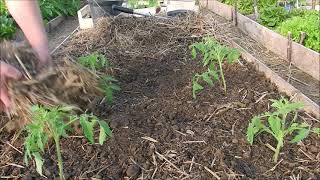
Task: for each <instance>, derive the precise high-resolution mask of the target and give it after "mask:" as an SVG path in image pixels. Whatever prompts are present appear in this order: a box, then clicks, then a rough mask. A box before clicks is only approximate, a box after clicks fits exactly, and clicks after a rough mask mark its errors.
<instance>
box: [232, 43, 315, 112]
mask: <svg viewBox="0 0 320 180" xmlns="http://www.w3.org/2000/svg"><path fill="white" fill-rule="evenodd" d="M232 45H233V46H234V47H235V48H237V49H239V50H240V51H241V56H242V58H243V59H244V60H246V61H247V62H250V63H253V64H254V65H255V67H256V70H258V71H260V72H263V73H264V74H265V76H266V77H267V78H269V79H270V81H271V82H272V83H274V84H275V85H276V86H277V88H278V90H279V91H280V92H283V93H285V94H287V95H288V96H290V97H291V98H292V101H293V102H302V103H303V104H304V110H305V111H306V112H307V113H310V114H312V115H314V116H315V117H316V118H320V107H319V105H318V104H316V103H315V102H313V101H312V100H311V99H309V98H308V97H307V96H306V95H304V94H303V93H301V92H300V91H299V90H298V89H296V88H295V87H293V86H292V85H291V84H289V83H288V82H287V81H285V80H284V79H283V78H281V77H280V76H279V75H278V74H277V73H275V72H274V71H272V70H271V69H270V68H269V67H268V66H266V65H265V64H263V63H262V62H261V61H259V60H258V59H257V58H255V57H254V56H252V55H251V54H250V53H249V52H247V51H246V50H245V49H243V48H242V47H241V46H240V45H238V44H237V43H235V42H232Z"/></svg>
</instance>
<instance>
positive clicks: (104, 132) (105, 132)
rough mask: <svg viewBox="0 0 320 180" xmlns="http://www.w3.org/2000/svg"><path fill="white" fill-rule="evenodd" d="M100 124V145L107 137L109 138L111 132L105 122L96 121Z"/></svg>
mask: <svg viewBox="0 0 320 180" xmlns="http://www.w3.org/2000/svg"><path fill="white" fill-rule="evenodd" d="M98 122H99V124H100V134H99V144H100V145H102V144H103V142H104V141H105V140H106V138H107V136H109V137H110V136H111V135H112V132H111V130H110V128H109V125H108V124H107V123H106V122H105V121H98Z"/></svg>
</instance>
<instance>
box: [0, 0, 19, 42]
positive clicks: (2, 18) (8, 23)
mask: <svg viewBox="0 0 320 180" xmlns="http://www.w3.org/2000/svg"><path fill="white" fill-rule="evenodd" d="M15 32H16V25H15V23H14V20H13V18H12V17H11V16H10V14H9V12H8V10H7V7H6V6H5V3H4V0H0V39H10V38H12V36H13V35H14V33H15Z"/></svg>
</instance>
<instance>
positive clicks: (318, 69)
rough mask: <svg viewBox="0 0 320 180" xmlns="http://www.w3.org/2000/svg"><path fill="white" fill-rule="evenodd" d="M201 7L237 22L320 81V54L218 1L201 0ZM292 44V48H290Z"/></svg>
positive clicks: (239, 26) (240, 26)
mask: <svg viewBox="0 0 320 180" xmlns="http://www.w3.org/2000/svg"><path fill="white" fill-rule="evenodd" d="M200 6H201V7H205V8H207V9H209V10H211V11H212V12H214V13H216V14H218V15H220V16H222V17H224V18H226V19H227V20H233V21H236V22H235V25H237V27H238V28H239V29H240V30H241V31H242V32H244V33H246V34H247V35H249V36H250V37H251V38H253V39H254V40H256V41H257V42H259V43H261V44H262V45H264V46H265V47H266V48H268V49H269V50H271V51H272V52H274V53H275V54H277V55H278V56H279V57H281V58H283V59H285V60H287V61H288V62H290V63H292V64H293V65H294V66H296V67H297V68H299V69H300V70H302V71H304V72H305V73H307V74H309V75H311V76H312V77H313V78H315V79H316V80H320V54H319V53H317V52H315V51H313V50H311V49H309V48H306V47H305V46H303V45H301V44H299V43H296V42H291V41H290V40H288V38H286V37H283V36H282V35H280V34H278V33H276V32H274V31H272V30H270V29H268V28H266V27H264V26H263V25H260V24H259V23H257V22H255V21H254V20H252V19H250V18H248V17H246V16H244V15H242V14H240V13H238V12H236V10H235V8H234V7H232V6H229V5H226V4H223V3H221V2H218V1H216V0H200ZM289 41H290V42H289ZM288 44H291V46H288Z"/></svg>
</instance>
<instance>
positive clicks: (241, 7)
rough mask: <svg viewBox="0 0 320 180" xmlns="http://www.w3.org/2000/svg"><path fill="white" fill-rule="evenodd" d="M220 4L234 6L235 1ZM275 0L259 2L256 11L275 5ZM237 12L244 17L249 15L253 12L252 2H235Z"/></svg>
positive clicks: (224, 0) (229, 0)
mask: <svg viewBox="0 0 320 180" xmlns="http://www.w3.org/2000/svg"><path fill="white" fill-rule="evenodd" d="M220 2H222V3H225V4H228V5H231V6H234V5H235V2H236V0H220ZM276 2H277V0H259V1H258V9H263V8H264V7H266V6H270V5H276ZM237 8H238V11H239V12H240V13H242V14H244V15H249V14H252V13H253V12H254V8H253V0H237Z"/></svg>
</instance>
